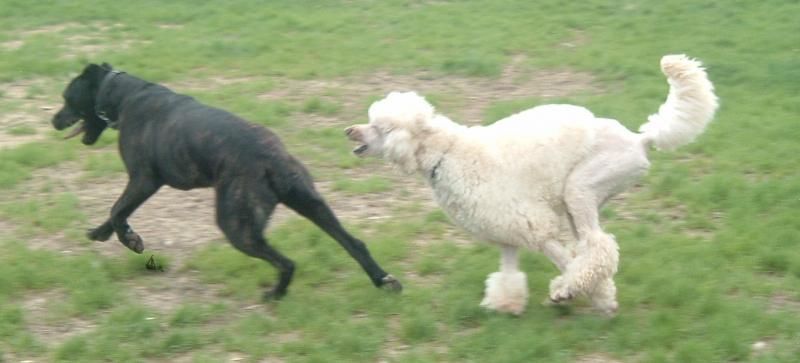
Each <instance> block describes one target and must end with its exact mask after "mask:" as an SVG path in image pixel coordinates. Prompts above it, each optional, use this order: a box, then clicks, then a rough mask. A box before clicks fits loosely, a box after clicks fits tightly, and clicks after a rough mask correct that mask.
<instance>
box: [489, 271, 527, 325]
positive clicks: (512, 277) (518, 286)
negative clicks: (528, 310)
mask: <svg viewBox="0 0 800 363" xmlns="http://www.w3.org/2000/svg"><path fill="white" fill-rule="evenodd" d="M527 304H528V279H527V277H526V276H525V273H523V272H511V273H508V272H494V273H492V274H490V275H489V277H488V278H487V279H486V292H485V296H484V298H483V301H481V306H482V307H484V308H487V309H490V310H494V311H498V312H502V313H511V314H514V315H520V314H522V313H523V312H524V311H525V306H526V305H527Z"/></svg>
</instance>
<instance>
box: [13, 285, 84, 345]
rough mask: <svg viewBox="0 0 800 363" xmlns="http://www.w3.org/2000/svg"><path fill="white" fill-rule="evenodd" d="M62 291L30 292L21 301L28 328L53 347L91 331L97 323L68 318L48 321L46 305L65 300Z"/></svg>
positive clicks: (41, 340) (37, 337)
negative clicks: (54, 321)
mask: <svg viewBox="0 0 800 363" xmlns="http://www.w3.org/2000/svg"><path fill="white" fill-rule="evenodd" d="M66 298H67V297H66V296H65V295H64V293H62V292H60V291H57V290H51V291H44V292H39V293H36V294H30V295H29V296H28V297H27V298H25V299H24V300H23V302H22V308H23V310H24V312H25V321H26V323H27V327H28V330H30V332H31V333H32V334H33V335H34V336H35V337H36V339H37V340H38V341H40V342H45V343H46V344H47V345H49V346H51V347H54V346H58V345H59V344H61V343H63V342H65V341H67V339H69V338H71V337H73V336H77V335H81V334H84V333H87V332H90V331H92V330H93V329H95V328H96V327H97V325H96V324H95V323H94V322H92V321H89V320H84V319H79V318H70V319H68V320H66V321H59V322H58V324H53V323H52V322H49V321H48V318H47V316H48V310H50V309H49V308H48V307H49V306H50V304H52V303H54V302H61V301H64V300H66Z"/></svg>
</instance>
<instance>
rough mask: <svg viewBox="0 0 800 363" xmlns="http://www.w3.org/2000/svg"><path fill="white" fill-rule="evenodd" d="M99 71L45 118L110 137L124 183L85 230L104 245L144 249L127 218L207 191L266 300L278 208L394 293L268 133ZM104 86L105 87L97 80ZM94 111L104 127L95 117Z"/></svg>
mask: <svg viewBox="0 0 800 363" xmlns="http://www.w3.org/2000/svg"><path fill="white" fill-rule="evenodd" d="M112 71H113V69H112V67H111V66H110V65H108V64H105V63H104V64H103V65H96V64H90V65H88V66H87V67H86V68H85V69H84V70H83V72H82V73H81V74H80V75H79V76H77V77H76V78H74V79H73V80H72V81H71V82H70V83H69V85H68V86H67V88H66V90H65V91H64V95H63V96H64V106H63V108H62V109H61V110H59V111H58V113H56V115H55V116H54V117H53V121H52V122H53V126H54V127H55V128H56V129H58V130H62V129H65V128H67V127H70V126H72V125H74V124H75V123H77V122H78V121H79V120H81V119H82V120H83V123H82V124H80V125H79V126H76V130H75V131H74V132H73V134H75V133H76V132H77V133H81V132H82V133H84V136H83V139H82V142H83V143H84V144H87V145H91V144H93V143H95V142H96V141H97V139H98V137H99V136H100V134H101V133H102V132H103V131H104V130H105V129H106V128H107V127H109V126H113V127H117V128H118V129H119V152H120V155H121V156H122V160H123V161H124V163H125V167H126V169H127V171H128V177H129V178H128V184H127V186H126V187H125V190H124V192H123V193H122V195H121V196H120V197H119V199H118V200H117V202H116V203H114V206H113V207H112V209H111V216H110V218H109V219H108V220H107V221H106V222H105V223H103V224H102V225H100V226H98V227H97V228H94V229H92V230H90V231H89V233H88V237H89V238H90V239H92V240H96V241H105V240H107V239H108V238H109V237H111V234H112V233H115V232H116V235H117V238H119V240H120V242H122V244H124V245H125V246H126V247H128V248H129V249H131V250H133V251H134V252H136V253H142V251H143V250H144V244H143V243H142V239H141V238H140V237H139V235H138V234H137V233H136V232H134V231H133V229H132V228H131V226H130V225H128V222H127V219H128V217H129V216H130V215H131V214H132V213H133V212H134V210H136V208H138V207H139V206H140V205H141V204H142V203H144V202H145V200H147V198H149V197H150V196H152V195H153V194H155V193H156V191H158V189H159V188H161V186H163V185H169V186H171V187H173V188H177V189H182V190H189V189H193V188H201V187H213V188H214V190H215V192H216V212H217V224H218V225H219V227H220V229H222V231H223V232H224V233H225V236H226V237H227V238H228V240H229V241H230V242H231V244H232V245H233V246H234V247H236V248H237V249H239V250H240V251H242V252H244V253H245V254H247V255H250V256H253V257H258V258H261V259H263V260H265V261H268V262H269V263H271V264H272V265H273V266H275V268H277V269H278V271H279V274H280V276H279V281H278V283H277V285H276V286H275V287H274V288H273V289H272V290H271V291H269V292H267V293H266V294H265V298H280V297H281V296H283V295H285V294H286V292H287V287H288V285H289V283H290V282H291V279H292V274H293V272H294V263H293V262H292V261H291V260H290V259H289V258H287V257H285V256H283V255H282V254H281V253H280V252H278V251H277V250H275V249H274V248H273V247H272V246H270V245H269V244H268V243H267V241H266V240H265V238H264V236H263V231H264V228H266V225H267V221H268V219H269V216H270V215H271V214H272V212H273V211H274V209H275V206H276V205H277V204H278V203H283V204H284V205H286V206H288V207H289V208H291V209H293V210H295V211H296V212H297V213H299V214H300V215H302V216H304V217H306V218H308V219H309V220H311V221H312V222H314V224H316V225H317V226H318V227H319V228H321V229H322V230H324V231H325V232H326V233H328V234H329V235H330V236H331V237H333V239H335V240H336V241H337V242H339V244H341V246H342V247H344V248H345V250H347V252H348V253H349V254H350V255H351V256H352V257H353V258H354V259H355V260H356V261H357V262H358V263H359V264H360V265H361V267H362V268H363V269H364V270H365V271H366V273H367V275H369V277H370V279H371V280H372V282H373V283H374V284H375V286H378V287H386V288H387V289H390V290H396V291H399V290H401V288H402V287H401V285H400V283H399V282H398V281H397V280H396V279H394V278H393V277H392V276H391V275H388V274H387V273H386V272H385V271H384V270H383V269H382V268H381V267H380V266H379V265H378V264H377V263H376V262H375V261H374V260H373V259H372V257H371V256H370V253H369V251H368V250H367V247H366V246H365V245H364V243H363V242H361V241H360V240H358V239H356V238H355V237H353V236H352V235H350V234H349V233H348V232H347V231H346V230H345V229H344V228H343V227H342V226H341V224H340V223H339V221H338V220H337V218H336V216H335V215H334V213H333V212H332V211H331V209H330V208H329V207H328V205H327V204H326V203H325V201H324V200H323V198H322V197H321V196H320V194H319V193H318V192H317V191H316V189H315V188H314V183H313V181H312V179H311V176H310V175H309V173H308V171H307V170H306V168H305V167H304V166H303V165H302V164H301V163H300V161H298V160H297V159H295V158H294V157H293V156H292V155H290V154H289V153H288V152H287V151H286V149H285V147H284V145H283V143H282V142H281V141H280V139H279V138H278V136H276V135H275V134H274V133H272V132H271V131H269V130H268V129H266V128H264V127H261V126H257V125H254V124H251V123H248V122H246V121H245V120H243V119H241V118H239V117H237V116H235V115H233V114H231V113H229V112H227V111H224V110H221V109H218V108H214V107H209V106H206V105H203V104H201V103H200V102H197V101H196V100H195V99H193V98H192V97H189V96H185V95H181V94H178V93H175V92H172V91H171V90H169V89H168V88H166V87H164V86H161V85H158V84H155V83H151V82H147V81H144V80H142V79H139V78H136V77H134V76H132V75H130V74H127V73H120V74H113V77H107V76H108V75H109V74H110V72H112ZM104 80H105V82H104ZM97 112H103V113H104V114H105V115H106V116H107V117H108V119H109V121H110V122H107V121H104V120H103V119H101V118H100V117H98V115H97Z"/></svg>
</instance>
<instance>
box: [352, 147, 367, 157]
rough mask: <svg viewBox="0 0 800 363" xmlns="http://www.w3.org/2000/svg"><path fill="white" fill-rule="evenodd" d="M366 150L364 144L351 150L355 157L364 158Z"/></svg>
mask: <svg viewBox="0 0 800 363" xmlns="http://www.w3.org/2000/svg"><path fill="white" fill-rule="evenodd" d="M368 148H369V146H367V145H366V144H361V145H358V146H356V147H355V149H353V154H356V156H364V153H365V152H367V149H368Z"/></svg>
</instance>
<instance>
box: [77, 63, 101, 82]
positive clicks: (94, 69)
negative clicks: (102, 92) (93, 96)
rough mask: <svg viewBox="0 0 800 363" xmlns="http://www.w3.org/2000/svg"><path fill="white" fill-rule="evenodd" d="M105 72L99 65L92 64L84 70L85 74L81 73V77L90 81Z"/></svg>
mask: <svg viewBox="0 0 800 363" xmlns="http://www.w3.org/2000/svg"><path fill="white" fill-rule="evenodd" d="M102 72H103V69H102V68H100V66H98V65H97V64H94V63H90V64H89V65H87V66H86V68H84V69H83V73H81V77H87V78H89V79H94V78H96V77H97V76H98V75H99V74H101V73H102Z"/></svg>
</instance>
